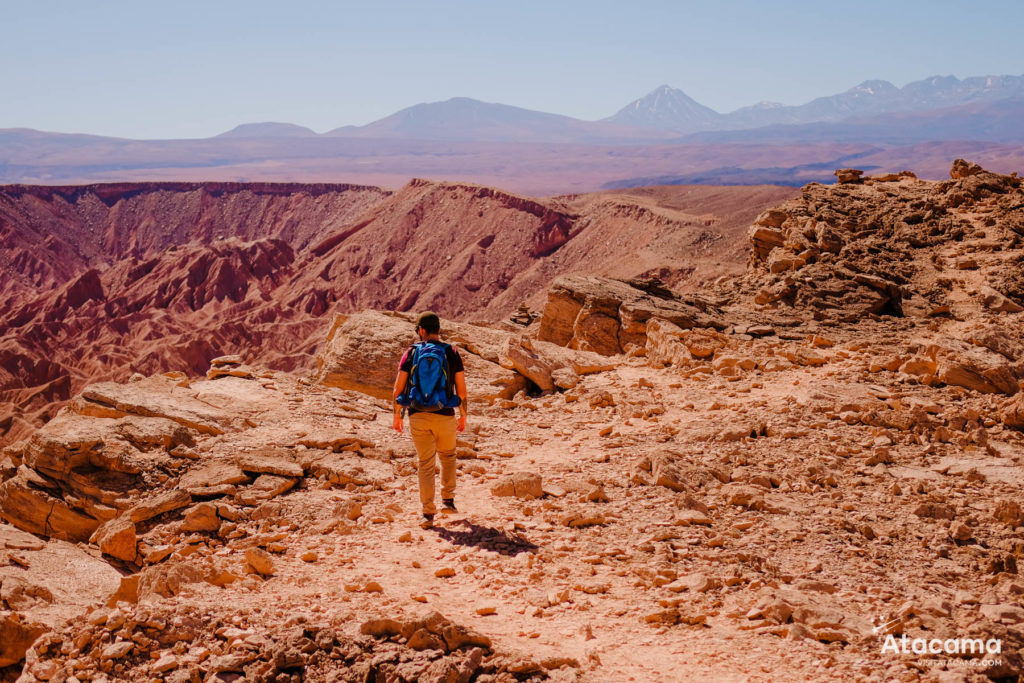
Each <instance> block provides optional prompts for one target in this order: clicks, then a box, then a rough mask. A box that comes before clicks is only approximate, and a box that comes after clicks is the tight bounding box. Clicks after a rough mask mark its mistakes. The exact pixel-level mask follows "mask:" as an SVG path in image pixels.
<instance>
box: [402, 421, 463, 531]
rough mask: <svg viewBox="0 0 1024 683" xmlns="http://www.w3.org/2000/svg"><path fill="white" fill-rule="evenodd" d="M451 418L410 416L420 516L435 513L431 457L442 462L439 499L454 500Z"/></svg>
mask: <svg viewBox="0 0 1024 683" xmlns="http://www.w3.org/2000/svg"><path fill="white" fill-rule="evenodd" d="M456 425H457V422H456V420H455V416H454V415H438V414H437V413H416V414H414V415H410V416H409V432H410V433H411V434H412V442H413V444H415V446H416V454H417V456H418V459H419V463H418V465H419V475H420V502H421V503H422V504H423V514H425V515H432V514H434V513H436V512H437V508H436V507H435V506H434V455H435V454H436V455H437V458H438V460H440V461H441V498H454V497H455V427H456Z"/></svg>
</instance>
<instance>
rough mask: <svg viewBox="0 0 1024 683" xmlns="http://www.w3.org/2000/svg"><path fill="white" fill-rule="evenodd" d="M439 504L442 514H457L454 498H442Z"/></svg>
mask: <svg viewBox="0 0 1024 683" xmlns="http://www.w3.org/2000/svg"><path fill="white" fill-rule="evenodd" d="M441 504H442V510H443V511H444V512H458V509H456V507H455V499H454V498H442V499H441Z"/></svg>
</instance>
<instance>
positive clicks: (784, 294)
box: [742, 159, 1024, 322]
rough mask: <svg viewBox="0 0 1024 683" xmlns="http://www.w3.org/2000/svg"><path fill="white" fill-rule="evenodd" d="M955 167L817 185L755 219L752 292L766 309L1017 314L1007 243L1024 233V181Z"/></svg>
mask: <svg viewBox="0 0 1024 683" xmlns="http://www.w3.org/2000/svg"><path fill="white" fill-rule="evenodd" d="M837 173H839V172H837ZM844 177H845V176H844ZM951 177H952V178H953V180H950V181H946V182H934V181H922V180H918V179H917V178H916V177H914V176H913V174H911V173H901V174H899V175H893V176H889V177H884V178H859V176H858V177H857V178H854V177H853V175H850V177H849V178H848V179H847V180H848V182H844V181H843V178H840V184H838V185H818V184H816V183H811V184H810V185H807V186H806V187H804V188H803V191H802V196H801V197H800V198H799V199H794V200H790V201H789V202H786V203H785V204H782V205H781V206H779V207H776V208H774V209H771V210H769V211H766V212H764V213H762V214H761V215H760V216H758V218H757V219H756V220H755V221H754V225H753V226H752V227H751V228H750V233H749V239H750V244H751V254H750V272H749V275H748V277H747V278H746V279H745V280H744V282H743V285H742V286H743V288H744V290H745V291H753V292H755V294H754V297H753V301H754V303H755V304H757V305H758V306H762V307H764V308H766V309H774V310H786V309H799V310H802V311H806V312H807V313H808V314H813V315H814V316H816V317H818V318H830V319H837V318H838V319H841V320H844V321H848V322H853V321H856V320H858V319H859V318H861V317H863V316H866V315H871V314H873V315H891V316H897V317H899V316H904V315H906V316H917V317H926V316H941V315H957V314H960V315H963V314H966V313H967V312H968V311H970V312H972V313H973V312H975V311H978V310H979V309H981V308H982V307H987V308H989V309H991V310H993V311H996V312H1015V311H1016V308H1017V307H1019V306H1020V305H1021V304H1024V299H1022V300H1020V301H1017V300H1015V297H1016V298H1020V294H1021V293H1022V292H1021V291H1020V290H1019V288H1017V287H1016V285H1015V284H1014V283H1015V282H1016V279H1015V276H1013V275H1011V274H1010V273H1009V271H1008V270H1007V268H1006V262H1005V259H1004V258H1003V257H1002V255H1001V254H1000V252H1001V251H1004V250H1006V249H1009V248H1011V247H1012V246H1013V245H1015V244H1017V243H1018V242H1019V241H1020V236H1021V234H1024V210H1022V209H1021V208H1020V206H1021V197H1022V194H1024V193H1022V190H1021V187H1020V179H1019V178H1017V177H1015V176H1003V175H998V174H995V173H989V172H987V171H984V170H982V169H981V168H980V167H978V166H977V165H976V164H968V163H967V162H964V161H963V160H959V159H958V160H957V162H956V163H955V164H954V167H953V171H952V172H951ZM968 270H975V271H978V274H977V275H976V276H968V277H965V276H964V272H965V271H968ZM979 292H980V294H979Z"/></svg>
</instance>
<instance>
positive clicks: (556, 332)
mask: <svg viewBox="0 0 1024 683" xmlns="http://www.w3.org/2000/svg"><path fill="white" fill-rule="evenodd" d="M636 284H638V285H641V286H634V285H633V284H630V283H628V282H622V281H620V280H611V279H608V278H599V277H586V276H580V275H572V276H566V277H560V278H558V279H557V280H555V282H554V283H553V284H552V285H551V287H550V288H549V289H548V299H547V305H546V306H545V308H544V315H543V317H542V318H541V325H540V330H539V332H538V339H539V340H541V341H547V342H552V343H554V344H557V345H559V346H567V347H569V348H572V349H580V350H583V351H592V352H594V353H598V354H600V355H602V356H612V355H615V354H619V353H624V352H626V351H628V350H629V349H630V348H643V347H645V346H646V344H647V321H648V320H650V319H651V318H660V319H663V320H668V321H670V322H672V323H673V324H675V325H677V326H678V327H681V328H685V329H689V328H692V327H714V328H716V329H724V328H725V326H726V325H725V323H724V322H723V320H722V318H721V315H720V313H719V312H718V311H717V310H716V309H714V307H712V306H710V305H708V304H704V303H702V302H700V301H698V300H696V299H694V300H686V299H683V298H682V297H680V296H678V295H676V294H673V293H672V292H669V291H668V290H665V289H664V288H661V287H655V286H652V285H651V284H649V283H645V282H638V283H636ZM644 287H646V289H645V288H644Z"/></svg>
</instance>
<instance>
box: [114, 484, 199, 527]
mask: <svg viewBox="0 0 1024 683" xmlns="http://www.w3.org/2000/svg"><path fill="white" fill-rule="evenodd" d="M191 502H192V496H190V495H189V493H188V491H183V490H181V489H174V490H173V491H166V492H164V493H161V494H159V495H156V496H153V497H152V498H149V499H147V500H145V501H143V502H141V503H137V504H136V505H135V506H134V507H132V508H131V509H130V510H128V517H129V518H130V519H131V520H132V521H133V522H135V523H138V522H145V521H146V520H147V519H152V518H153V517H157V516H158V515H162V514H164V513H165V512H170V511H171V510H177V509H179V508H183V507H185V506H187V505H189V504H190V503H191Z"/></svg>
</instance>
